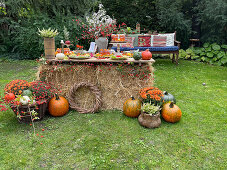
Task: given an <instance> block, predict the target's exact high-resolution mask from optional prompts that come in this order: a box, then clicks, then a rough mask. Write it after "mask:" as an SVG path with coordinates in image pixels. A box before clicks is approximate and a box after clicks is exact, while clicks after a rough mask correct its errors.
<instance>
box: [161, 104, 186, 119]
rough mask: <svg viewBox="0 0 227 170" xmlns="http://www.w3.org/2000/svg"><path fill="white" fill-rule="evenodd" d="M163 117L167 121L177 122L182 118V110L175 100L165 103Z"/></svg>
mask: <svg viewBox="0 0 227 170" xmlns="http://www.w3.org/2000/svg"><path fill="white" fill-rule="evenodd" d="M161 114H162V117H163V118H164V119H165V121H167V122H171V123H175V122H178V121H179V120H180V119H181V115H182V113H181V110H180V108H179V107H178V106H177V105H175V104H174V103H173V102H169V103H166V104H164V105H163V107H162V111H161Z"/></svg>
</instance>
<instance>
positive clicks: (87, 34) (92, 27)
mask: <svg viewBox="0 0 227 170" xmlns="http://www.w3.org/2000/svg"><path fill="white" fill-rule="evenodd" d="M85 18H86V21H85V22H82V21H79V20H78V19H76V24H77V25H79V26H80V28H81V29H82V32H83V33H82V35H81V39H89V40H91V39H92V40H95V42H96V44H97V46H98V52H99V51H100V50H101V49H107V47H108V38H109V37H110V36H111V34H113V33H117V31H118V30H119V29H120V26H119V27H118V26H117V25H116V20H115V19H112V18H111V17H110V16H109V15H107V14H106V11H105V9H104V7H103V5H102V4H99V11H98V12H97V13H96V12H94V13H93V14H92V15H90V16H86V17H85ZM85 23H86V24H85Z"/></svg>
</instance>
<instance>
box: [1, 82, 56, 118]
mask: <svg viewBox="0 0 227 170" xmlns="http://www.w3.org/2000/svg"><path fill="white" fill-rule="evenodd" d="M4 90H5V97H4V98H1V99H0V111H6V110H7V107H6V105H8V106H10V107H11V109H12V110H13V111H14V113H15V114H16V115H17V117H18V119H19V121H21V119H22V118H24V121H25V120H26V121H27V120H30V119H31V121H33V120H35V119H39V118H40V115H39V113H38V111H39V106H41V104H43V103H47V102H48V100H49V99H50V98H52V97H53V96H54V94H56V93H58V89H56V88H55V87H54V86H53V85H52V84H50V83H46V82H42V81H34V82H30V83H28V82H27V81H26V80H13V81H11V82H10V83H8V84H7V85H6V86H5V89H4ZM28 117H30V118H28Z"/></svg>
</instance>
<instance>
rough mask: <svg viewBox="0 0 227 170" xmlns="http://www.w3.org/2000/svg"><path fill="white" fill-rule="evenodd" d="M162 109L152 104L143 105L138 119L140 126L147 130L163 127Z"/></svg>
mask: <svg viewBox="0 0 227 170" xmlns="http://www.w3.org/2000/svg"><path fill="white" fill-rule="evenodd" d="M160 110H161V109H160V107H159V106H155V105H153V104H151V103H143V105H142V107H141V114H140V115H139V117H138V121H139V124H140V125H141V126H144V127H147V128H157V127H159V126H160V125H161V119H160Z"/></svg>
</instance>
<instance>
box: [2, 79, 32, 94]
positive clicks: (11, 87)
mask: <svg viewBox="0 0 227 170" xmlns="http://www.w3.org/2000/svg"><path fill="white" fill-rule="evenodd" d="M29 87H30V84H29V83H28V82H27V81H26V80H19V79H17V80H13V81H11V82H10V83H8V84H6V86H5V88H4V91H5V93H13V94H15V95H20V94H22V93H23V90H26V89H28V88H29Z"/></svg>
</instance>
